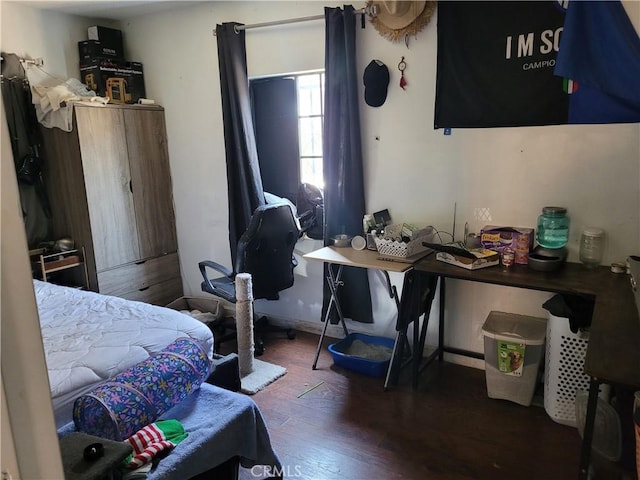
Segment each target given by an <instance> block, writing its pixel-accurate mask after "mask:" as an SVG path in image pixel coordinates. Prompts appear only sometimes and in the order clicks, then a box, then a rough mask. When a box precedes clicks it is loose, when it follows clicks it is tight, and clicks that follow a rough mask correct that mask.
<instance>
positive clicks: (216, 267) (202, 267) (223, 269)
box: [198, 260, 233, 292]
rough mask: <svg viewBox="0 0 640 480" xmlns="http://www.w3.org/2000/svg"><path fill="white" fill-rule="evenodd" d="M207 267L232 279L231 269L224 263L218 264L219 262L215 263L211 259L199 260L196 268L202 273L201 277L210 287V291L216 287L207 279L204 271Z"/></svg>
mask: <svg viewBox="0 0 640 480" xmlns="http://www.w3.org/2000/svg"><path fill="white" fill-rule="evenodd" d="M207 267H209V268H212V269H214V270H216V271H218V272H220V273H221V274H223V275H225V276H226V277H228V278H230V279H233V271H231V269H230V268H227V267H225V266H224V265H220V264H219V263H216V262H214V261H212V260H203V261H201V262H199V263H198V268H199V269H200V274H201V275H202V279H203V280H204V282H205V283H206V284H207V285H208V286H209V287H210V288H211V291H212V292H213V291H215V290H216V288H215V287H214V286H213V285H212V283H211V280H209V277H208V276H207V272H206V268H207Z"/></svg>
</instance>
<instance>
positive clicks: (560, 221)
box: [536, 207, 569, 248]
mask: <svg viewBox="0 0 640 480" xmlns="http://www.w3.org/2000/svg"><path fill="white" fill-rule="evenodd" d="M536 240H537V241H538V244H539V245H541V246H543V247H544V248H562V247H564V246H565V245H566V244H567V242H568V241H569V217H567V209H566V208H563V207H544V208H543V209H542V215H540V216H539V217H538V229H537V232H536Z"/></svg>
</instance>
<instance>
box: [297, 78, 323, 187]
mask: <svg viewBox="0 0 640 480" xmlns="http://www.w3.org/2000/svg"><path fill="white" fill-rule="evenodd" d="M295 79H296V91H297V93H298V137H299V141H300V181H301V182H302V183H310V184H312V185H315V186H317V187H319V188H323V187H324V179H323V176H322V123H323V118H324V110H323V108H324V73H321V72H319V73H312V74H303V75H297V76H295Z"/></svg>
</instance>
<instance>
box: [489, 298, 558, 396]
mask: <svg viewBox="0 0 640 480" xmlns="http://www.w3.org/2000/svg"><path fill="white" fill-rule="evenodd" d="M546 332H547V320H546V319H545V318H538V317H530V316H527V315H517V314H514V313H505V312H496V311H492V312H491V313H489V316H488V317H487V320H486V321H485V322H484V325H483V326H482V333H483V335H484V359H485V374H486V380H487V394H488V396H489V398H498V399H502V400H510V401H512V402H515V403H518V404H520V405H524V406H527V407H528V406H529V405H531V401H532V400H533V393H534V392H535V388H536V380H537V378H538V369H539V367H540V363H541V361H542V354H543V353H544V344H545V336H546Z"/></svg>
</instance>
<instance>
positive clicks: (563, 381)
mask: <svg viewBox="0 0 640 480" xmlns="http://www.w3.org/2000/svg"><path fill="white" fill-rule="evenodd" d="M588 345H589V333H588V332H582V331H578V333H573V332H572V331H571V328H570V326H569V319H568V318H566V317H557V316H555V315H553V314H551V313H550V314H549V320H548V322H547V350H546V366H545V369H544V409H545V410H546V412H547V414H548V415H549V416H550V417H551V419H552V420H554V421H555V422H558V423H561V424H562V425H569V426H571V427H576V426H577V422H576V391H577V390H585V391H589V376H588V375H587V374H586V373H584V358H585V355H586V353H587V346H588ZM609 391H610V388H609V386H608V385H604V384H603V385H601V386H600V398H602V399H603V400H608V398H609Z"/></svg>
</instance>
